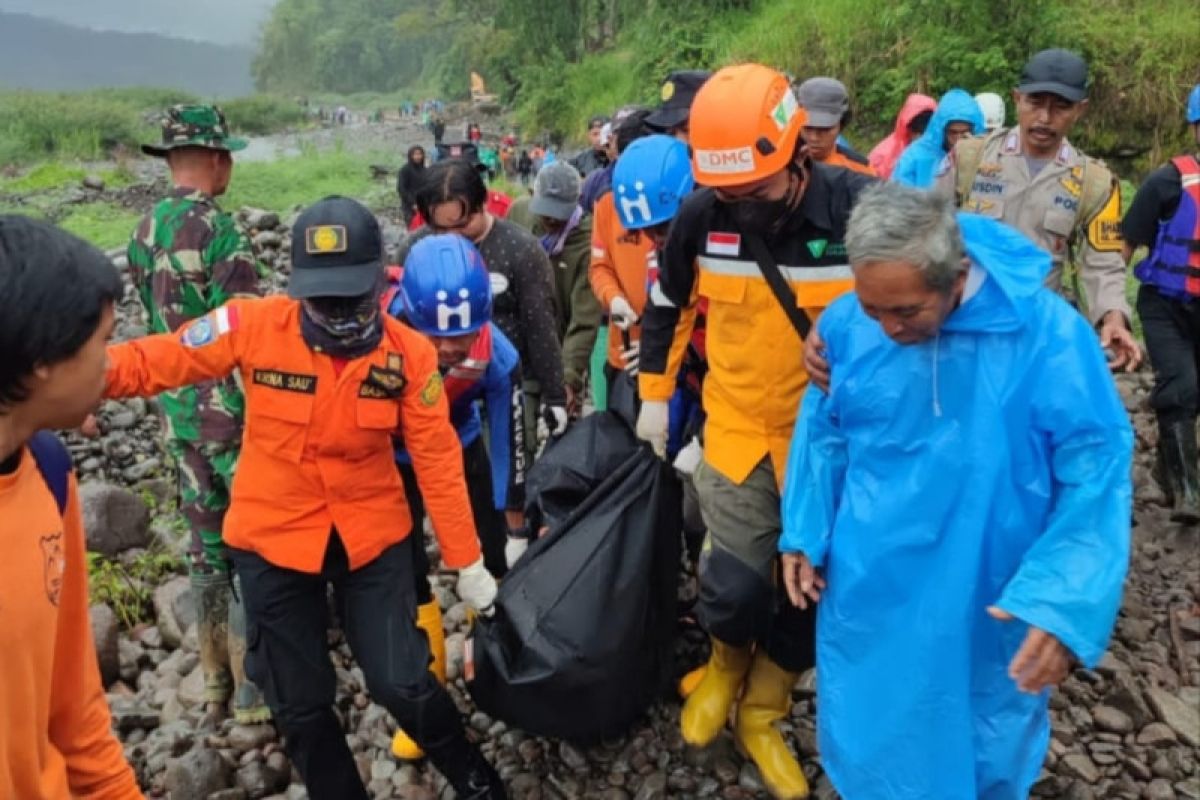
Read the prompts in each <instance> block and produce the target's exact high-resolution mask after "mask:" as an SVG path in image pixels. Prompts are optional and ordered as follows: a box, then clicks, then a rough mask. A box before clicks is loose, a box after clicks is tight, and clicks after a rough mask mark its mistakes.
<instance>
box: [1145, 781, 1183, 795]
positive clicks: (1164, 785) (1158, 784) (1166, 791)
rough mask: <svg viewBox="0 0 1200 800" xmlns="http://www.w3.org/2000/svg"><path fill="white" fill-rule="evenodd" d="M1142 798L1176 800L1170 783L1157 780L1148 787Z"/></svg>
mask: <svg viewBox="0 0 1200 800" xmlns="http://www.w3.org/2000/svg"><path fill="white" fill-rule="evenodd" d="M1142 797H1144V798H1145V799H1146V800H1175V790H1174V789H1173V788H1171V784H1170V782H1169V781H1166V780H1164V779H1163V778H1155V779H1154V780H1152V781H1150V783H1149V785H1147V786H1146V789H1145V791H1144V792H1142Z"/></svg>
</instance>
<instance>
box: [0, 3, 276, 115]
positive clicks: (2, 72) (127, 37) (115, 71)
mask: <svg viewBox="0 0 1200 800" xmlns="http://www.w3.org/2000/svg"><path fill="white" fill-rule="evenodd" d="M4 1H5V2H6V3H7V4H11V3H12V2H13V0H4ZM37 1H38V3H39V4H49V2H48V0H37ZM73 1H74V0H72V2H73ZM122 1H123V2H124V0H122ZM53 2H66V0H53ZM79 2H80V3H81V4H87V5H97V6H99V5H103V4H102V3H99V2H96V3H88V2H87V0H79ZM130 2H133V0H130ZM109 4H110V5H112V3H109ZM162 5H168V4H167V3H163V4H162ZM170 5H174V2H172V3H170ZM195 5H202V4H200V3H196V4H195ZM253 58H254V51H253V48H252V47H251V46H249V45H245V44H242V45H218V44H213V43H211V42H201V41H192V40H187V39H178V38H169V37H166V36H162V35H159V34H151V33H118V32H115V31H100V30H91V29H88V28H84V27H77V26H72V25H66V24H64V23H60V22H55V21H52V20H48V19H44V18H40V17H33V16H29V15H26V14H12V13H4V12H2V11H0V87H4V88H17V89H57V90H74V89H91V88H96V87H104V86H163V87H172V88H179V89H185V90H187V91H190V92H193V93H196V94H199V95H202V96H218V97H228V96H236V95H242V94H248V93H250V92H252V91H253V89H254V83H253V80H252V78H251V75H250V63H251V61H252V60H253Z"/></svg>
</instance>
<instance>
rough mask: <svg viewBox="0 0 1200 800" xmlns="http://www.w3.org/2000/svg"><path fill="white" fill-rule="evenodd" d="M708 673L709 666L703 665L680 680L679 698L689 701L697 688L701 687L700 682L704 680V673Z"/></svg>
mask: <svg viewBox="0 0 1200 800" xmlns="http://www.w3.org/2000/svg"><path fill="white" fill-rule="evenodd" d="M707 671H708V665H707V664H701V665H700V666H698V667H696V668H695V669H694V670H692V671H691V672H689V673H687V674H686V675H684V676H683V677H682V678H680V679H679V685H678V686H677V687H676V688H677V689H678V690H679V698H680V699H681V700H687V699H688V698H689V697H691V696H692V692H694V691H696V687H697V686H699V685H700V681H702V680H704V673H705V672H707Z"/></svg>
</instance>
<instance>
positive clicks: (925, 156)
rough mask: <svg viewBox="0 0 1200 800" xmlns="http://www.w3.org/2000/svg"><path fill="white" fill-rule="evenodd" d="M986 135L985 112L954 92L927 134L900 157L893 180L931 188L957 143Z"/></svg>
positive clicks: (942, 103)
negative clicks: (947, 155) (948, 154)
mask: <svg viewBox="0 0 1200 800" xmlns="http://www.w3.org/2000/svg"><path fill="white" fill-rule="evenodd" d="M983 132H984V121H983V110H982V109H980V107H979V103H978V101H976V100H975V98H974V97H972V96H971V95H970V94H969V93H968V92H966V91H964V90H963V89H951V90H950V91H948V92H946V93H945V94H944V95H942V99H941V100H939V101H938V104H937V110H935V111H934V112H933V116H932V117H930V118H929V124H928V125H926V126H925V132H924V133H923V134H921V136H920V138H918V139H917V140H916V141H914V142H913V143H912V144H910V145H909V146H908V147H906V148H905V149H904V152H903V153H901V154H900V160H898V161H897V162H896V168H895V169H893V170H892V180H893V181H895V182H896V183H903V184H906V185H908V186H915V187H917V188H918V189H929V188H931V187H932V186H933V184H934V182H935V180H936V179H937V177H938V174H939V173H938V170H939V169H941V167H942V163H943V162H944V161H945V160H946V154H947V153H949V152H950V151H951V150H953V149H954V143H955V142H957V141H958V140H959V139H962V138H963V137H966V136H976V135H980V134H982V133H983Z"/></svg>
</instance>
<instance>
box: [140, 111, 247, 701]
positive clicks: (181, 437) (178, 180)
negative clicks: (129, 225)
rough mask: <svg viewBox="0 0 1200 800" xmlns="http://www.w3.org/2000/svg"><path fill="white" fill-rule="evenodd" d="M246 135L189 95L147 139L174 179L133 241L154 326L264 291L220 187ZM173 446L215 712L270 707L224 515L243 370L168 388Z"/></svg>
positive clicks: (238, 431)
mask: <svg viewBox="0 0 1200 800" xmlns="http://www.w3.org/2000/svg"><path fill="white" fill-rule="evenodd" d="M245 146H246V142H245V141H244V140H242V139H236V138H233V137H231V136H230V135H229V128H228V126H227V125H226V123H225V115H224V114H222V113H221V111H220V109H218V108H216V107H215V106H189V105H178V106H173V107H172V108H170V109H168V110H167V113H166V115H165V117H164V119H163V126H162V142H161V144H158V145H143V146H142V151H143V152H145V153H146V154H147V155H150V156H154V157H158V158H164V159H166V162H167V166H168V167H170V170H171V180H172V183H173V184H174V188H173V189H172V190H171V193H170V194H169V195H168V196H167V197H166V198H165V199H163V200H162V201H160V202H159V203H158V204H157V205H156V206H155V207H154V208H153V209H151V210H150V212H149V213H147V214H146V216H145V217H143V218H142V221H141V222H140V223H138V226H137V229H136V230H135V231H134V233H133V238H132V240H131V241H130V242H129V247H128V257H129V267H130V273H131V275H132V277H133V283H134V285H135V286H136V287H137V290H138V295H139V296H140V297H141V300H142V305H143V306H144V307H145V310H146V320H147V327H148V329H149V330H150V331H151V332H153V333H167V332H169V331H174V330H177V329H178V328H179V327H180V326H182V325H184V324H186V323H188V322H191V321H192V320H194V319H196V318H197V317H202V316H204V315H205V314H207V313H208V312H210V311H212V310H213V309H215V308H217V307H219V306H221V305H222V304H224V303H225V302H226V301H228V300H231V299H233V298H239V297H257V296H259V295H260V294H261V292H260V290H259V285H258V272H257V267H256V263H255V258H254V253H253V251H252V250H251V247H250V240H249V238H248V237H247V236H246V234H245V232H244V231H242V230H241V229H240V228H239V227H238V224H237V222H235V221H234V219H233V217H232V216H230V215H229V214H227V213H225V212H224V211H222V210H221V208H220V207H219V206H218V205H217V201H216V198H217V197H218V196H220V195H221V194H223V193H224V192H225V190H226V188H228V186H229V179H230V175H231V173H232V171H233V156H232V154H233V153H234V152H236V151H238V150H241V149H242V148H244V147H245ZM159 402H160V406H161V408H162V411H163V415H162V416H163V428H164V430H165V432H166V448H167V450H168V452H170V453H171V456H172V457H173V458H174V459H175V464H176V468H177V469H178V473H179V510H180V512H181V513H182V514H183V516H184V518H185V519H186V520H187V521H188V526H189V527H190V528H191V535H192V541H191V547H190V548H189V549H188V574H189V576H190V579H191V584H192V595H193V597H194V598H195V601H196V622H197V631H198V633H199V643H200V666H201V670H202V671H203V673H204V699H205V701H206V702H207V704H208V707H207V709H206V715H205V723H211V722H215V721H218V720H219V719H220V718H221V717H223V716H224V714H225V704H226V703H227V702H228V700H229V698H230V695H232V696H233V709H234V717H235V718H236V719H237V721H238V722H241V723H251V722H261V721H263V720H266V719H269V718H270V710H269V709H268V708H267V706H266V703H265V702H264V701H263V699H262V694H261V692H259V691H258V689H257V688H256V687H255V686H254V684H253V683H252V682H251V681H248V680H247V679H246V675H245V669H244V667H243V663H244V658H245V653H246V618H245V611H244V610H243V609H242V605H241V601H240V598H239V595H238V594H237V593H235V592H233V591H231V588H232V586H231V583H230V580H229V561H228V559H227V558H226V556H225V553H224V548H223V547H222V545H221V526H222V522H223V520H224V518H225V511H226V509H228V508H229V487H230V483H231V482H232V480H233V473H234V468H235V467H236V464H237V459H238V451H239V449H240V445H241V439H242V415H243V411H244V409H245V398H243V396H242V391H241V389H240V388H239V387H238V385H237V383H236V382H235V381H234V380H233V379H232V378H225V379H223V380H218V381H209V382H204V383H200V384H197V385H195V386H185V387H183V388H181V389H177V390H172V391H168V392H163V394H162V396H161V397H160V398H159Z"/></svg>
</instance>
